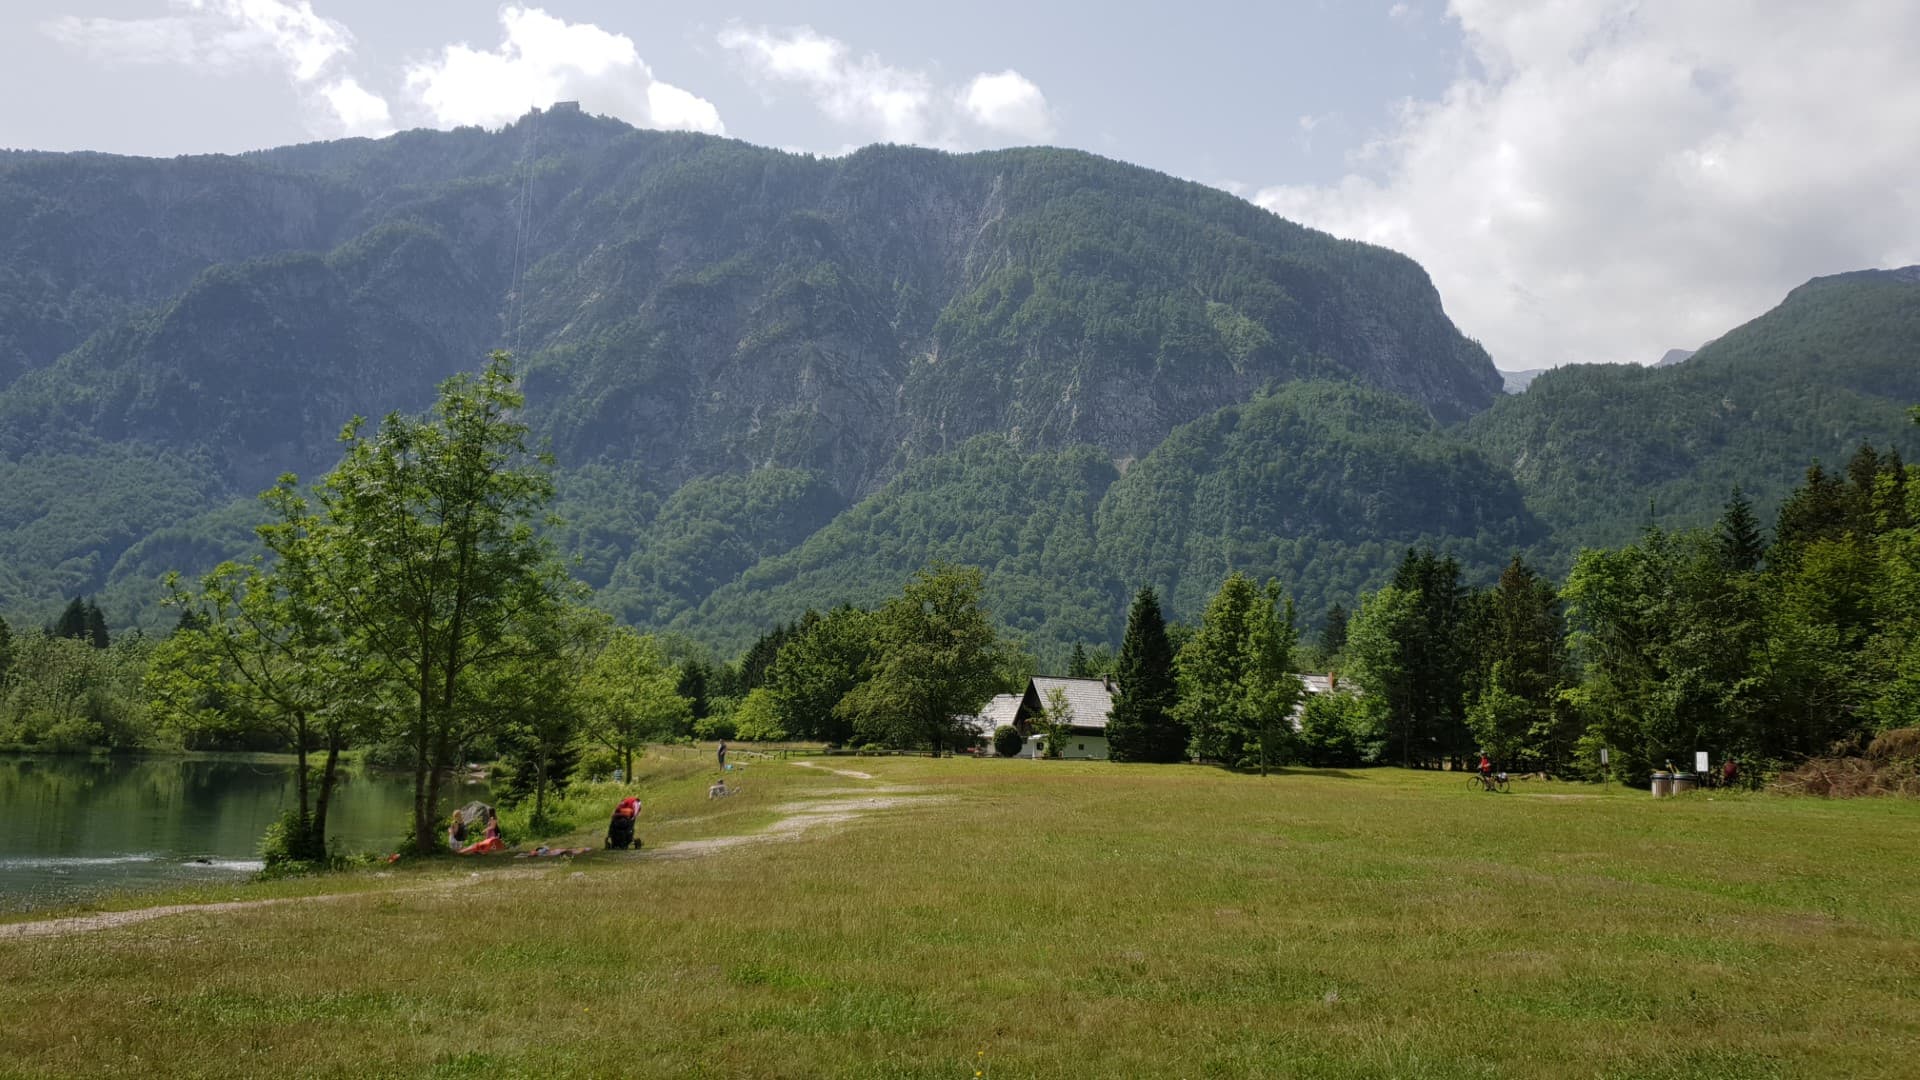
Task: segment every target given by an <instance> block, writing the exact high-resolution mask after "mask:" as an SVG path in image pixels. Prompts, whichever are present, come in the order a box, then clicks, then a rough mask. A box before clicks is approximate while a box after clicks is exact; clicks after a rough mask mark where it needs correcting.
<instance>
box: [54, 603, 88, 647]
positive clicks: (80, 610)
mask: <svg viewBox="0 0 1920 1080" xmlns="http://www.w3.org/2000/svg"><path fill="white" fill-rule="evenodd" d="M53 636H54V637H61V638H84V637H86V636H87V602H86V601H85V600H82V599H80V598H79V597H77V596H76V597H74V598H73V599H72V600H69V601H68V602H67V606H66V609H65V610H64V611H62V612H60V618H58V619H57V620H55V621H54V624H53Z"/></svg>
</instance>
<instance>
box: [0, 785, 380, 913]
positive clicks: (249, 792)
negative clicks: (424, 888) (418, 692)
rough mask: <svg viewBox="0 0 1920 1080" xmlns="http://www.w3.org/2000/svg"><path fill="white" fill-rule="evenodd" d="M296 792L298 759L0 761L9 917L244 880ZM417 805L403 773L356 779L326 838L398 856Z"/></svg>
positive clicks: (1, 893)
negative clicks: (119, 894) (125, 891)
mask: <svg viewBox="0 0 1920 1080" xmlns="http://www.w3.org/2000/svg"><path fill="white" fill-rule="evenodd" d="M297 797H298V796H297V792H296V789H295V787H294V768H293V763H292V761H291V759H287V760H281V759H277V758H262V757H252V756H220V757H194V758H86V757H63V756H47V757H0V910H14V911H18V910H25V909H31V908H37V907H44V906H47V905H49V904H55V903H61V902H67V901H71V900H74V899H78V898H81V897H84V896H87V895H90V894H94V893H98V892H101V891H104V890H113V889H120V888H151V887H155V886H161V885H167V884H173V883H180V882H185V881H189V880H193V879H196V878H199V879H205V878H213V879H216V880H219V879H223V878H225V879H235V878H240V877H244V876H245V874H246V873H247V872H249V871H251V870H255V869H258V868H259V865H260V864H259V862H258V858H259V849H260V837H261V834H262V833H264V832H265V831H266V828H267V826H268V825H269V824H271V823H272V822H273V820H274V819H275V818H276V817H278V816H279V815H280V813H281V812H282V811H283V810H285V809H287V808H289V807H291V806H293V804H294V802H295V800H296V799H297ZM411 806H412V796H411V793H410V790H409V788H408V784H407V780H406V778H405V777H394V776H380V775H371V776H369V775H357V774H356V775H352V776H350V777H349V778H348V780H347V782H346V783H345V784H343V785H342V786H341V787H340V789H339V790H338V791H337V793H336V795H335V797H334V805H333V808H332V809H331V810H330V811H329V813H328V833H329V835H330V836H332V837H333V838H334V839H335V846H336V848H337V849H338V850H342V851H373V850H389V849H391V848H392V847H393V845H394V844H395V843H396V842H397V841H398V839H399V838H400V837H401V836H402V835H403V834H404V833H405V831H406V827H407V817H408V813H409V810H410V808H411Z"/></svg>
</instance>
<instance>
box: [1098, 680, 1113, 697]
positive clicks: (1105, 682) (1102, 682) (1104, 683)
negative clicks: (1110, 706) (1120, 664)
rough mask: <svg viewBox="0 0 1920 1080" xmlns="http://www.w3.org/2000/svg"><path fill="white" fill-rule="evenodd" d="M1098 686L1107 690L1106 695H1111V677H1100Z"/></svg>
mask: <svg viewBox="0 0 1920 1080" xmlns="http://www.w3.org/2000/svg"><path fill="white" fill-rule="evenodd" d="M1100 685H1101V686H1104V687H1106V688H1107V693H1109V694H1111V693H1113V676H1111V675H1102V676H1100Z"/></svg>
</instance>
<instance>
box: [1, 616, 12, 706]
mask: <svg viewBox="0 0 1920 1080" xmlns="http://www.w3.org/2000/svg"><path fill="white" fill-rule="evenodd" d="M11 670H13V627H11V626H8V625H7V620H5V619H0V689H4V688H5V687H6V685H7V672H9V671H11Z"/></svg>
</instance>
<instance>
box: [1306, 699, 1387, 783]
mask: <svg viewBox="0 0 1920 1080" xmlns="http://www.w3.org/2000/svg"><path fill="white" fill-rule="evenodd" d="M1373 739H1374V720H1373V716H1372V714H1371V713H1369V712H1368V710H1367V706H1366V702H1365V701H1363V700H1362V699H1361V698H1359V697H1357V696H1356V695H1353V694H1348V693H1331V694H1314V695H1312V696H1311V697H1309V698H1307V704H1306V708H1305V709H1304V710H1303V712H1302V714H1301V717H1300V739H1299V745H1300V752H1301V755H1302V756H1303V757H1304V758H1305V759H1306V762H1307V764H1309V765H1313V766H1317V767H1320V768H1327V767H1334V766H1348V765H1364V764H1368V763H1369V762H1370V760H1371V759H1372V758H1377V757H1378V755H1379V749H1378V748H1377V747H1375V746H1373V745H1372V742H1373Z"/></svg>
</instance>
